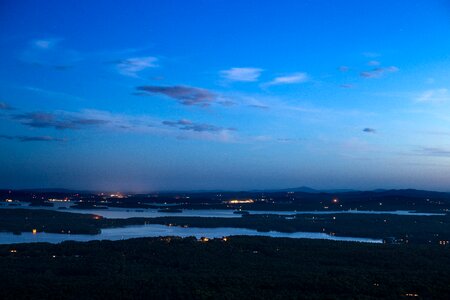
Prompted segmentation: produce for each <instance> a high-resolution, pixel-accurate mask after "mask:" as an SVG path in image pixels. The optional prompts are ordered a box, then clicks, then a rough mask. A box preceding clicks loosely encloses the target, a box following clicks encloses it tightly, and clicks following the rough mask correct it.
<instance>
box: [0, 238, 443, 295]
mask: <svg viewBox="0 0 450 300" xmlns="http://www.w3.org/2000/svg"><path fill="white" fill-rule="evenodd" d="M0 270H1V272H0V299H292V298H306V299H337V298H339V299H378V298H405V299H409V298H410V297H413V298H415V299H418V297H419V298H423V299H449V298H450V249H449V248H448V247H444V246H441V247H440V246H420V245H370V244H360V243H348V242H330V241H315V240H295V239H274V238H265V237H231V238H229V239H228V240H226V241H224V240H221V239H215V240H210V241H206V242H200V241H197V240H195V239H194V238H187V239H180V238H145V239H133V240H126V241H116V242H111V241H101V242H99V241H94V242H87V243H78V242H65V243H62V244H58V245H52V244H20V245H0ZM416 296H418V297H416Z"/></svg>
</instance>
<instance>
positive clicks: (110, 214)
mask: <svg viewBox="0 0 450 300" xmlns="http://www.w3.org/2000/svg"><path fill="white" fill-rule="evenodd" d="M17 205H18V206H14V207H8V206H5V205H0V208H18V207H20V208H27V209H48V210H57V211H62V212H72V213H81V214H95V215H99V216H102V217H104V218H114V219H126V218H135V217H142V218H156V217H173V216H180V217H210V218H211V217H215V218H240V217H241V215H240V214H235V213H234V211H233V210H231V209H183V211H182V212H180V213H168V212H158V210H157V209H135V208H116V207H110V208H108V209H74V208H70V206H71V205H73V203H55V206H54V207H48V206H28V203H23V202H22V203H20V202H19V203H17ZM60 208H64V209H60ZM248 212H249V213H250V214H255V215H256V214H277V215H296V214H300V215H304V214H313V215H329V214H348V213H350V214H392V215H404V216H406V215H413V216H443V215H445V214H443V213H418V212H414V211H407V210H395V211H367V210H366V211H364V210H343V211H273V210H264V211H262V210H248Z"/></svg>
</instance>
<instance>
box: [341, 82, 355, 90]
mask: <svg viewBox="0 0 450 300" xmlns="http://www.w3.org/2000/svg"><path fill="white" fill-rule="evenodd" d="M340 87H341V88H343V89H351V88H353V84H350V83H344V84H341V85H340Z"/></svg>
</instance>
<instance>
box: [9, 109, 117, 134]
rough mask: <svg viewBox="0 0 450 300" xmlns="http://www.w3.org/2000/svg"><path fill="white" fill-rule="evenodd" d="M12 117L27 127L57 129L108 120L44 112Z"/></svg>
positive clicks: (98, 124)
mask: <svg viewBox="0 0 450 300" xmlns="http://www.w3.org/2000/svg"><path fill="white" fill-rule="evenodd" d="M13 118H14V119H15V120H18V121H19V122H20V123H21V124H23V125H26V126H29V127H35V128H54V129H59V130H64V129H79V128H81V127H85V126H101V125H104V124H107V123H109V120H105V119H92V118H85V117H77V116H74V115H68V114H54V113H46V112H31V113H23V114H17V115H15V116H13Z"/></svg>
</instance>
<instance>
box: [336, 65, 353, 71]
mask: <svg viewBox="0 0 450 300" xmlns="http://www.w3.org/2000/svg"><path fill="white" fill-rule="evenodd" d="M338 70H339V71H341V72H347V71H348V70H350V68H349V67H348V66H340V67H339V68H338Z"/></svg>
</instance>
